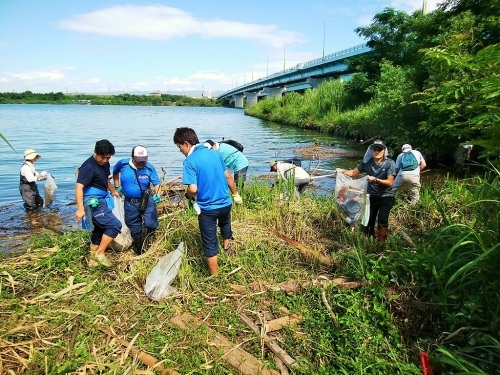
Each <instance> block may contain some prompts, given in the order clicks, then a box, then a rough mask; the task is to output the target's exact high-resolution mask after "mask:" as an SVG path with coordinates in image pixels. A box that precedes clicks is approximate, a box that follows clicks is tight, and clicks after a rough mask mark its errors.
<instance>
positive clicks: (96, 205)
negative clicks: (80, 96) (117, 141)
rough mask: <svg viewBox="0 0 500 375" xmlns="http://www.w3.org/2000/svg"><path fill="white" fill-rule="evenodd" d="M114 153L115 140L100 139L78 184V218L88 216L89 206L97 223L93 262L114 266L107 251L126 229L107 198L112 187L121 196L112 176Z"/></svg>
mask: <svg viewBox="0 0 500 375" xmlns="http://www.w3.org/2000/svg"><path fill="white" fill-rule="evenodd" d="M114 154H115V148H114V146H113V145H112V144H111V142H109V141H108V140H107V139H102V140H100V141H97V142H96V144H95V148H94V154H93V155H92V156H91V157H90V158H88V159H87V160H85V161H84V162H83V164H82V165H81V167H80V168H79V169H78V177H77V180H76V186H75V197H76V205H77V211H76V221H78V222H80V221H81V220H82V219H85V206H88V207H89V208H90V212H91V214H92V224H93V226H94V229H93V231H92V238H91V243H90V260H89V265H90V266H98V265H102V266H104V267H110V266H111V265H112V264H111V262H110V261H109V259H108V258H107V257H106V255H105V252H106V249H107V248H108V246H109V245H110V244H111V242H113V240H114V239H115V238H116V236H118V234H119V233H120V231H121V229H122V223H121V222H120V220H118V219H117V218H116V216H115V215H113V212H112V211H111V208H109V206H108V202H107V201H108V199H109V195H108V190H109V191H110V192H111V194H112V195H113V196H115V197H119V194H118V193H117V192H116V190H115V188H114V187H113V185H112V184H111V182H110V180H109V178H108V176H109V174H110V165H109V159H111V156H112V155H114Z"/></svg>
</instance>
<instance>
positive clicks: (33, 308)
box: [0, 177, 500, 375]
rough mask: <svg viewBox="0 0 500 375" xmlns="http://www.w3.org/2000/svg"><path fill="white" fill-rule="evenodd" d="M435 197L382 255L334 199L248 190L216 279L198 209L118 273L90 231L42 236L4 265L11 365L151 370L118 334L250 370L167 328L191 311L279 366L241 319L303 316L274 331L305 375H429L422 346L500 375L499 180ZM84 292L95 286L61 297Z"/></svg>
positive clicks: (452, 187) (172, 216)
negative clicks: (156, 278) (157, 293)
mask: <svg viewBox="0 0 500 375" xmlns="http://www.w3.org/2000/svg"><path fill="white" fill-rule="evenodd" d="M429 189H430V187H425V188H424V189H423V191H422V199H421V200H420V202H419V204H418V205H415V206H407V205H405V204H403V203H401V202H399V201H398V203H397V205H396V206H395V208H394V210H393V213H392V214H391V222H390V228H391V236H390V237H389V240H388V242H387V243H386V244H385V246H381V245H380V244H379V243H376V242H373V241H371V240H369V239H368V238H366V237H364V236H363V235H362V234H361V233H360V232H359V230H358V229H357V228H354V230H353V229H352V228H350V227H346V226H345V224H344V223H343V221H342V220H341V219H340V217H339V215H338V214H337V212H336V209H335V202H334V200H333V199H331V198H330V197H315V196H314V195H312V194H311V193H310V192H308V191H306V193H305V194H304V195H302V196H300V197H296V196H295V194H294V193H293V192H294V187H293V186H292V185H289V184H286V183H285V184H282V185H280V184H279V183H277V184H275V186H274V188H272V189H271V188H270V186H269V183H268V182H265V183H263V182H261V181H257V180H252V181H248V182H247V184H246V185H245V188H244V189H243V191H242V192H241V194H242V197H243V200H244V205H243V206H235V207H234V208H233V210H232V226H233V231H234V250H235V251H234V253H232V254H226V253H224V251H222V250H221V253H220V257H219V264H220V271H219V274H218V275H217V276H215V277H213V276H209V275H208V272H207V270H206V266H205V263H204V258H203V255H202V250H201V239H200V235H199V230H198V223H197V216H196V215H195V214H194V213H193V212H192V211H191V210H189V209H186V210H180V211H173V212H170V213H169V214H168V215H167V216H165V217H164V218H163V219H162V220H161V222H160V228H159V229H158V231H157V234H156V236H157V237H156V241H155V242H154V243H153V245H152V247H151V248H150V249H149V251H148V252H147V253H146V254H144V255H142V256H141V257H134V256H133V255H132V253H129V252H125V253H119V254H110V257H111V258H112V259H113V261H114V262H115V264H116V267H114V268H113V269H112V270H109V271H104V270H100V269H89V268H88V267H87V266H86V263H85V256H86V254H87V252H88V236H87V235H86V233H84V232H80V231H78V232H75V233H68V234H66V235H64V236H57V235H53V234H51V235H44V236H41V237H38V238H37V241H36V242H33V243H32V245H31V248H30V249H28V251H27V252H26V254H23V255H20V256H18V257H16V258H9V259H4V260H2V263H1V265H0V295H1V299H0V336H1V337H2V340H4V341H2V345H3V344H5V345H8V347H7V346H0V355H1V356H2V360H3V366H4V369H5V370H6V371H7V369H12V371H14V373H16V371H17V370H19V369H21V370H22V369H24V370H23V371H25V373H33V374H35V373H81V372H84V371H87V372H93V373H101V374H111V373H138V372H140V371H145V368H144V366H143V365H142V364H140V363H139V362H137V361H134V360H133V359H131V358H124V357H123V355H122V354H123V352H122V351H121V350H120V348H119V346H118V347H117V345H116V342H114V341H113V340H111V341H109V340H108V338H107V337H106V335H103V334H102V333H101V332H100V330H99V328H111V329H113V330H114V332H116V333H117V334H118V335H119V336H120V337H124V338H125V339H128V340H129V341H130V340H132V338H133V337H135V336H136V335H137V334H138V336H137V340H136V341H135V343H134V346H137V347H138V348H140V349H142V350H145V351H148V352H149V353H150V354H152V355H154V356H155V357H156V358H158V359H159V360H163V361H165V362H164V364H165V365H166V366H168V367H173V368H175V369H177V370H178V371H179V372H181V373H210V374H236V373H239V372H238V371H237V370H233V369H231V368H230V367H228V365H227V364H226V363H225V362H224V357H223V356H222V354H221V353H219V354H217V353H213V352H212V351H210V346H211V341H209V340H208V339H207V333H206V329H203V328H200V329H196V330H194V329H193V330H188V331H186V332H183V331H180V330H179V329H178V328H177V327H175V326H173V325H171V324H170V323H169V319H170V318H171V317H172V316H174V315H176V314H179V313H183V312H189V313H191V314H193V315H196V316H198V317H199V318H200V319H201V320H203V321H204V322H205V324H206V325H207V326H210V327H211V328H213V329H215V330H217V331H219V332H220V333H221V334H224V335H226V336H227V337H229V338H230V339H231V341H233V342H234V343H235V345H239V346H240V347H241V348H243V349H245V350H246V351H248V352H250V353H251V354H253V355H254V356H256V357H257V358H259V359H261V360H262V361H264V362H265V363H266V364H267V365H268V366H269V367H271V368H275V365H274V360H273V359H272V357H271V356H269V354H267V353H266V352H265V351H263V349H262V346H261V339H260V337H259V336H258V335H255V334H253V332H251V331H250V330H249V329H248V328H247V327H246V326H245V324H244V323H243V322H242V321H241V320H240V319H239V317H238V312H240V311H244V312H245V313H246V314H249V315H251V316H252V318H254V319H255V320H259V319H262V316H263V315H262V314H264V313H265V314H266V315H267V316H270V318H271V317H272V318H278V317H281V316H283V315H285V314H288V313H293V314H297V315H299V316H301V317H302V322H301V323H300V324H299V325H298V326H289V327H286V328H285V329H283V330H281V331H279V332H277V333H275V334H274V335H275V336H274V337H275V338H276V340H277V341H278V343H279V345H280V346H281V347H282V348H283V349H284V350H286V352H287V353H288V354H290V355H291V356H293V357H295V358H297V359H298V361H299V364H300V368H299V369H297V370H294V372H293V373H295V374H374V375H375V374H377V375H378V374H402V375H403V374H405V375H406V374H415V375H416V374H420V373H421V370H420V365H419V361H418V355H419V353H420V351H421V350H425V351H428V352H429V354H430V355H431V360H432V365H433V368H434V370H435V373H441V374H451V373H475V374H494V373H495V371H496V369H497V368H496V367H494V364H496V363H498V361H499V359H500V358H499V353H500V350H499V348H500V346H499V343H498V323H499V322H498V316H499V310H500V301H499V296H498V290H500V285H499V277H498V271H497V265H498V264H499V260H500V259H499V248H498V232H494V230H495V228H498V224H499V223H498V212H500V210H499V208H500V207H498V205H499V201H500V200H499V196H498V182H497V180H495V179H492V178H491V177H488V178H478V179H475V180H467V181H462V182H456V181H451V180H450V181H446V182H445V183H444V184H442V185H438V186H437V187H433V188H432V189H433V193H432V195H431V194H430V193H429ZM433 196H434V197H435V199H433V198H432V197H433ZM438 205H440V207H441V210H442V213H440V212H439V210H438V209H437V207H438ZM443 215H444V216H445V217H446V218H447V221H445V220H443ZM480 222H483V223H484V225H483V226H481V225H479V223H480ZM275 231H278V232H279V233H281V234H283V235H285V236H287V237H290V238H292V239H293V240H295V241H297V242H298V243H299V244H301V245H302V246H304V247H307V248H308V249H310V250H311V251H314V252H317V253H318V254H321V255H323V256H327V257H329V258H330V259H331V261H332V265H331V266H326V265H322V264H317V263H314V262H312V261H311V260H310V259H308V258H307V257H305V256H304V255H303V254H302V253H301V252H300V251H299V250H298V249H296V248H295V247H294V246H290V245H289V244H288V243H287V242H285V241H283V240H282V239H280V238H278V237H277V236H275V235H274V232H275ZM403 233H404V235H403ZM181 241H183V242H184V243H185V246H186V254H185V257H184V260H183V263H182V267H181V270H180V272H179V274H178V277H177V278H176V279H175V280H174V283H173V285H174V286H175V287H177V288H178V290H179V293H178V294H176V295H173V296H171V297H170V298H168V299H166V300H165V301H162V302H159V303H156V302H151V301H149V300H147V298H146V297H145V296H144V293H143V291H142V289H143V286H144V280H145V278H146V276H147V274H148V273H149V271H150V270H151V269H152V267H153V266H154V264H155V262H156V260H157V259H158V258H159V257H160V256H162V255H163V254H165V252H168V251H172V250H173V249H175V247H176V246H177V244H178V243H179V242H181ZM334 277H344V278H347V279H349V280H352V281H360V282H364V283H366V284H365V286H363V287H358V288H355V289H341V288H337V287H336V286H334V285H333V284H332V283H331V282H326V280H331V279H333V278H334ZM76 283H85V285H84V286H82V287H81V288H80V289H75V290H73V291H70V292H67V293H65V294H61V293H60V294H58V295H56V292H58V291H63V290H66V288H67V287H68V284H70V285H73V284H76ZM283 285H292V286H295V289H294V291H292V292H289V291H288V290H289V289H284V288H283ZM285 290H287V291H285ZM325 300H326V301H327V303H328V305H329V306H330V308H331V310H332V312H333V313H334V316H332V314H331V312H330V311H329V310H328V308H327V306H326V304H325V303H324V301H325ZM259 317H260V318H259ZM75 320H78V321H79V322H80V323H79V324H80V328H79V329H78V328H75V326H76V325H75ZM35 323H37V324H39V325H38V326H37V328H36V329H35V328H33V324H35ZM73 332H77V333H78V334H77V336H76V341H75V343H74V345H73V346H71V345H70V344H69V343H68V341H69V339H68V338H69V337H71V336H72V334H73ZM207 340H208V341H207ZM12 351H15V354H16V355H17V356H18V357H16V355H14V354H13V352H12ZM6 359H8V360H9V361H7V360H6ZM16 361H17V362H16ZM16 364H17V367H15V365H16ZM6 366H8V367H6ZM14 369H15V370H14Z"/></svg>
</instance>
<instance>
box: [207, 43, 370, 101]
mask: <svg viewBox="0 0 500 375" xmlns="http://www.w3.org/2000/svg"><path fill="white" fill-rule="evenodd" d="M369 52H371V48H369V47H368V46H366V45H365V44H361V45H358V46H354V47H351V48H348V49H345V50H342V51H338V52H335V53H332V54H331V55H328V56H325V57H320V58H318V59H315V60H312V61H308V62H306V63H300V64H297V65H296V66H294V67H292V68H289V69H286V70H284V71H282V72H279V73H273V74H271V75H268V76H267V77H264V78H260V79H258V80H256V81H252V82H249V83H246V84H244V85H242V86H239V87H236V88H234V89H232V90H229V91H226V92H225V93H224V94H222V95H220V96H219V97H218V98H217V99H224V100H227V101H229V102H230V103H234V106H235V107H236V108H243V107H244V103H245V102H244V99H245V98H246V105H247V106H252V105H254V104H256V103H257V101H258V100H259V99H260V98H263V97H266V96H272V97H281V96H282V95H283V93H284V92H290V91H304V90H306V89H314V88H316V87H318V85H319V84H320V83H321V82H323V81H324V80H326V79H332V78H333V79H339V78H340V79H348V78H349V77H350V76H351V75H352V74H353V73H354V72H351V71H349V69H348V67H347V65H346V64H345V63H344V60H345V59H347V58H349V57H353V56H360V55H363V54H365V53H369Z"/></svg>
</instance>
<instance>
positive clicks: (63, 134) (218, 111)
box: [0, 104, 359, 253]
mask: <svg viewBox="0 0 500 375" xmlns="http://www.w3.org/2000/svg"><path fill="white" fill-rule="evenodd" d="M183 126H187V127H191V128H193V129H195V131H196V132H197V134H198V137H199V139H200V141H201V142H204V141H205V140H207V139H212V140H215V141H217V140H221V139H222V138H223V137H224V138H225V139H235V140H237V141H239V142H240V143H241V144H243V146H244V147H245V149H244V153H245V155H246V156H247V158H248V159H249V162H250V166H249V172H248V175H249V176H250V177H252V176H262V175H266V174H269V160H272V159H286V158H289V157H293V156H294V150H295V149H297V148H301V147H305V146H309V145H313V144H314V143H315V142H316V143H318V142H319V143H321V144H327V145H332V144H335V147H336V148H338V149H343V150H349V149H351V148H352V147H354V148H355V147H356V146H352V145H349V144H347V143H346V141H345V140H342V139H338V138H335V137H333V136H330V135H326V134H321V133H317V132H314V131H307V130H302V129H298V128H295V127H288V126H283V125H278V124H275V123H270V122H266V121H263V120H260V119H256V118H253V117H249V116H245V115H244V114H243V111H242V110H240V109H233V108H220V107H217V108H203V107H152V106H151V107H141V106H93V105H42V104H40V105H22V104H18V105H17V104H13V105H10V104H7V105H5V104H4V105H0V133H2V134H3V136H4V137H5V138H7V140H8V141H9V142H10V144H11V145H12V146H13V147H14V149H15V150H16V151H17V153H15V152H14V151H12V150H11V149H10V148H9V147H8V145H7V144H6V143H5V142H3V140H0V144H1V145H2V146H1V149H2V153H1V154H0V176H1V178H0V192H1V194H0V216H1V218H0V252H4V253H5V252H11V251H14V250H15V249H12V246H13V245H12V243H11V240H12V238H13V237H17V238H23V236H24V238H25V237H27V236H29V234H30V232H31V231H32V230H33V229H37V228H40V227H44V226H45V225H46V224H47V223H46V222H48V221H52V222H53V221H59V222H60V227H59V230H61V231H64V230H67V229H70V228H76V227H77V226H76V223H75V222H74V211H75V206H74V186H75V169H76V168H77V167H79V166H80V165H81V163H82V162H83V161H84V160H85V159H87V158H88V157H89V156H91V155H92V152H93V149H94V145H95V142H96V141H97V140H99V139H108V140H110V141H111V143H113V145H114V146H115V150H116V154H115V155H114V156H113V157H112V158H111V161H110V163H111V166H113V165H114V163H115V162H116V161H118V160H119V159H120V158H126V157H129V155H130V152H131V150H132V147H134V146H136V145H139V144H140V145H143V146H145V147H146V148H147V149H148V151H149V154H150V157H149V161H150V162H151V163H152V164H153V165H154V166H155V167H156V169H157V171H158V174H159V175H160V177H162V176H163V177H164V180H165V181H168V180H170V179H173V178H175V177H177V176H180V175H181V174H182V162H183V160H184V156H183V155H182V154H181V153H180V152H179V150H178V148H177V146H175V144H174V143H173V141H172V137H173V134H174V131H175V129H176V128H178V127H183ZM28 148H33V149H35V150H36V151H37V152H38V153H39V154H41V155H42V158H41V159H39V160H38V161H37V162H36V163H35V168H36V170H37V171H38V172H41V171H43V170H46V171H48V172H49V173H51V174H52V175H53V176H54V178H55V181H56V183H57V186H58V189H57V191H56V200H55V201H54V203H52V205H51V206H50V207H46V208H44V209H43V210H42V212H41V213H40V214H38V215H27V214H26V213H25V212H24V209H23V207H22V199H21V196H20V194H19V171H20V168H21V165H22V163H23V151H24V150H25V149H28ZM358 151H359V150H358ZM313 162H314V160H313V161H311V164H313ZM303 163H304V164H303V166H304V165H305V166H307V165H308V161H307V160H305V161H303ZM347 165H348V166H350V167H352V166H354V165H355V164H354V162H352V161H350V162H349V163H348V164H347ZM321 166H322V167H323V168H327V169H328V168H332V169H333V168H335V167H337V166H346V161H345V160H343V159H342V158H340V159H339V158H338V157H335V158H330V159H328V160H323V161H322V165H321ZM162 169H163V171H162ZM306 169H307V168H306ZM44 184H45V182H44V181H41V182H39V183H38V187H39V190H40V193H41V195H42V196H43V189H44ZM333 186H334V180H333V179H331V178H324V179H318V180H315V182H314V184H313V191H315V192H317V193H318V194H329V193H330V192H331V189H332V187H333Z"/></svg>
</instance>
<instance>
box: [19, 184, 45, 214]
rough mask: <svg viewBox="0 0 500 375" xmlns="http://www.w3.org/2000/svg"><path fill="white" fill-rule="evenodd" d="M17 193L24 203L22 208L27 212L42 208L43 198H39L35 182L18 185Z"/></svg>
mask: <svg viewBox="0 0 500 375" xmlns="http://www.w3.org/2000/svg"><path fill="white" fill-rule="evenodd" d="M19 192H20V193H21V197H22V198H23V201H24V208H25V209H26V210H27V211H33V210H36V209H37V208H38V207H42V206H43V198H42V197H41V196H40V193H39V191H38V186H37V185H36V183H35V182H31V183H29V184H22V183H21V184H19Z"/></svg>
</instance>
